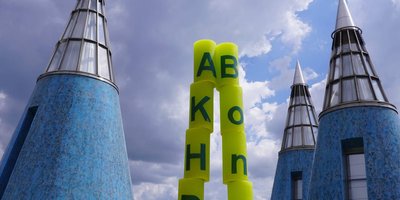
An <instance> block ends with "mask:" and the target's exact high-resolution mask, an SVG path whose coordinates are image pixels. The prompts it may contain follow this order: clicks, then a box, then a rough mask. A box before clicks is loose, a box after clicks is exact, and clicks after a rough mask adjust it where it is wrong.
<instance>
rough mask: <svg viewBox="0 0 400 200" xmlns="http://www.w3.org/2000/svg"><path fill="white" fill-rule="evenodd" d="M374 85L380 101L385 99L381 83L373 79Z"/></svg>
mask: <svg viewBox="0 0 400 200" xmlns="http://www.w3.org/2000/svg"><path fill="white" fill-rule="evenodd" d="M372 87H373V88H374V91H375V95H376V98H377V100H378V101H385V100H384V98H383V94H382V92H381V88H380V87H379V83H378V82H377V81H376V80H372Z"/></svg>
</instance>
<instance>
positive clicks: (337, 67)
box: [333, 57, 340, 80]
mask: <svg viewBox="0 0 400 200" xmlns="http://www.w3.org/2000/svg"><path fill="white" fill-rule="evenodd" d="M339 76H340V57H339V58H336V60H335V75H334V76H333V79H334V80H336V79H338V78H339Z"/></svg>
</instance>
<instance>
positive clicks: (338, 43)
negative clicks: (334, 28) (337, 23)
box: [335, 33, 342, 55]
mask: <svg viewBox="0 0 400 200" xmlns="http://www.w3.org/2000/svg"><path fill="white" fill-rule="evenodd" d="M336 35H337V36H336V37H335V46H336V49H337V51H336V55H339V54H340V53H342V44H341V38H340V36H341V33H336Z"/></svg>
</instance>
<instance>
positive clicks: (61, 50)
mask: <svg viewBox="0 0 400 200" xmlns="http://www.w3.org/2000/svg"><path fill="white" fill-rule="evenodd" d="M65 46H67V43H66V42H63V43H61V44H59V45H58V47H57V50H56V52H54V56H53V60H52V61H51V63H50V66H49V69H48V70H47V71H48V72H51V71H55V70H57V69H58V67H59V66H60V62H61V58H62V56H63V54H64V50H65Z"/></svg>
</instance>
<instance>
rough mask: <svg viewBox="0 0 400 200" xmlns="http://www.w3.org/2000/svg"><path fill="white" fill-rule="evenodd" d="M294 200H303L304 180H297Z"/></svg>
mask: <svg viewBox="0 0 400 200" xmlns="http://www.w3.org/2000/svg"><path fill="white" fill-rule="evenodd" d="M294 199H295V200H301V199H303V180H301V179H297V180H295V181H294Z"/></svg>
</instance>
